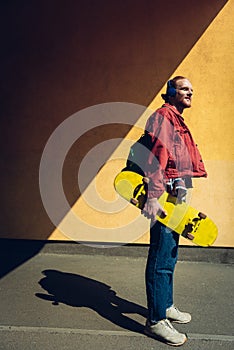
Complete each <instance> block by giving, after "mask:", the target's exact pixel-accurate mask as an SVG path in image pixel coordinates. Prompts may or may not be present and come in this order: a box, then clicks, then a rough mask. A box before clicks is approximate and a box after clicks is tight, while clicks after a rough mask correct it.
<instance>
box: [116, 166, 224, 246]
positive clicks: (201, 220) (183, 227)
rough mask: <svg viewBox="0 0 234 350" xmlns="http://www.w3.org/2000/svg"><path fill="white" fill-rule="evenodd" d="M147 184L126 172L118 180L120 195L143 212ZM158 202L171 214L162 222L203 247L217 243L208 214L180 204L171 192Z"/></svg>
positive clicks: (159, 218) (140, 178)
mask: <svg viewBox="0 0 234 350" xmlns="http://www.w3.org/2000/svg"><path fill="white" fill-rule="evenodd" d="M147 184H148V179H147V178H145V177H143V176H141V175H139V174H137V173H134V172H132V171H122V172H120V173H119V174H118V175H117V176H116V178H115V180H114V186H115V189H116V191H117V193H118V194H119V195H120V196H121V197H123V198H124V199H126V200H127V201H129V202H130V203H132V204H133V205H135V206H136V207H137V208H139V209H143V207H144V204H145V202H146V199H147ZM158 201H159V203H160V204H161V206H162V207H163V208H164V209H165V210H166V212H167V216H166V217H160V216H157V220H158V221H160V222H161V223H162V224H164V225H165V226H167V227H169V228H171V229H172V230H173V231H175V232H177V233H178V234H179V235H182V236H183V237H185V238H187V239H189V240H190V241H192V242H193V243H195V244H197V245H199V246H202V247H208V246H211V245H212V244H213V243H214V241H215V239H216V237H217V235H218V229H217V226H216V225H215V223H214V222H213V221H212V220H211V219H210V218H208V217H207V216H206V215H205V214H203V213H201V212H200V211H198V210H197V209H195V208H193V207H191V206H190V205H189V204H187V203H185V202H178V199H177V198H176V197H173V196H172V195H170V194H169V193H167V192H164V193H163V194H162V196H161V197H160V198H159V199H158Z"/></svg>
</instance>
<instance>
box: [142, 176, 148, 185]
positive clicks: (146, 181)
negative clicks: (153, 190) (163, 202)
mask: <svg viewBox="0 0 234 350" xmlns="http://www.w3.org/2000/svg"><path fill="white" fill-rule="evenodd" d="M142 181H143V183H144V184H147V185H148V184H149V182H150V180H149V178H148V177H146V176H144V177H143V179H142Z"/></svg>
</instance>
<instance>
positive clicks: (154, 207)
mask: <svg viewBox="0 0 234 350" xmlns="http://www.w3.org/2000/svg"><path fill="white" fill-rule="evenodd" d="M141 213H142V214H143V215H144V216H145V217H147V218H148V219H152V220H156V215H159V216H161V217H166V216H167V212H166V211H165V210H164V209H163V207H162V206H161V205H160V204H159V202H158V200H157V198H149V199H147V202H146V203H145V206H144V208H143V210H142V211H141Z"/></svg>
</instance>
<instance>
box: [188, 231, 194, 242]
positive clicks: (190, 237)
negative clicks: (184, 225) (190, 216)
mask: <svg viewBox="0 0 234 350" xmlns="http://www.w3.org/2000/svg"><path fill="white" fill-rule="evenodd" d="M186 237H187V238H188V239H190V241H192V240H193V239H194V235H192V234H191V233H187V235H186Z"/></svg>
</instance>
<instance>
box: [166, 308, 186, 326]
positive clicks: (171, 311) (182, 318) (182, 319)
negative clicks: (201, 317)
mask: <svg viewBox="0 0 234 350" xmlns="http://www.w3.org/2000/svg"><path fill="white" fill-rule="evenodd" d="M166 315H167V318H168V319H169V320H170V321H171V322H176V323H189V322H190V321H191V319H192V317H191V315H190V314H189V313H187V312H181V311H179V310H178V309H177V307H175V306H174V305H172V306H171V307H169V308H168V309H167V311H166Z"/></svg>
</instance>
